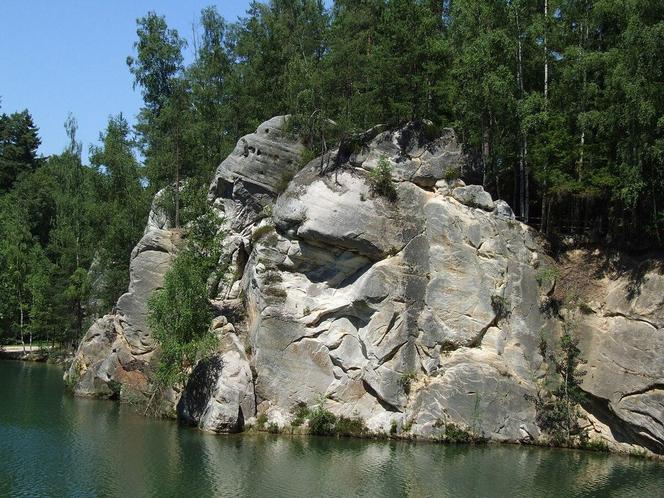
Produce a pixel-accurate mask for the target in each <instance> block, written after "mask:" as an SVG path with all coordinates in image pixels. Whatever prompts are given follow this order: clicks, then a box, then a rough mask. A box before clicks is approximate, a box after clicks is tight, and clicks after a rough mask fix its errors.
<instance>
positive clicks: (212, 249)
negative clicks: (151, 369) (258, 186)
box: [148, 209, 223, 386]
mask: <svg viewBox="0 0 664 498" xmlns="http://www.w3.org/2000/svg"><path fill="white" fill-rule="evenodd" d="M219 225H220V220H219V219H218V218H217V216H216V214H215V213H214V212H213V211H212V210H211V209H209V210H208V212H206V213H204V214H202V215H200V216H199V217H198V219H196V220H195V221H192V222H191V223H190V224H189V225H188V229H187V231H186V232H185V233H184V234H183V235H184V238H185V240H184V244H185V245H184V247H183V248H181V249H180V250H179V252H178V254H177V256H176V257H175V261H174V262H173V264H172V266H171V268H170V270H169V271H168V272H167V273H166V276H165V277H164V285H163V288H162V289H159V290H157V291H155V292H154V293H153V295H152V297H151V298H150V301H149V303H148V323H149V325H150V328H151V330H152V333H153V335H154V337H155V339H156V340H157V342H158V343H159V345H160V356H159V363H158V366H157V371H156V376H157V380H158V382H159V383H160V384H161V385H163V386H172V385H174V384H177V383H181V382H183V381H184V380H185V377H186V372H187V369H188V368H190V367H193V366H194V365H195V363H196V362H197V361H198V360H199V359H201V357H203V356H205V355H207V354H209V353H210V352H212V351H213V349H214V348H215V347H216V345H217V339H216V336H215V335H214V333H213V332H211V331H210V330H209V325H210V321H211V320H212V310H211V307H210V303H209V301H208V297H209V294H210V289H209V288H208V281H209V279H210V275H212V274H214V272H215V271H219V272H220V273H221V272H223V269H219V268H218V263H219V259H220V256H221V252H220V251H221V250H220V246H221V240H220V239H221V237H223V232H219Z"/></svg>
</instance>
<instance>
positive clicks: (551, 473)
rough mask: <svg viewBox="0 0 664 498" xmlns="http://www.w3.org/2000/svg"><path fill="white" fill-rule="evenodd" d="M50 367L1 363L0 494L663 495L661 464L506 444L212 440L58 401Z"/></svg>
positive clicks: (57, 380) (102, 407)
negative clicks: (455, 444)
mask: <svg viewBox="0 0 664 498" xmlns="http://www.w3.org/2000/svg"><path fill="white" fill-rule="evenodd" d="M61 377H62V371H61V370H60V369H59V368H57V367H53V366H48V365H41V364H30V363H20V362H11V361H0V496H30V497H36V496H54V497H64V496H123V497H134V496H155V497H168V496H183V497H197V496H266V497H277V496H288V497H295V496H302V497H313V496H418V497H419V496H450V497H465V496H497V497H519V496H523V497H534V496H598V497H605V496H638V497H644V496H645V497H648V498H651V497H656V496H663V495H664V465H662V464H661V463H656V462H652V461H647V460H642V459H638V458H628V457H621V456H615V455H604V454H594V453H587V452H579V451H558V450H550V449H548V450H547V449H537V448H523V447H512V446H486V447H460V446H459V447H455V446H443V445H435V444H427V443H418V444H413V443H402V442H389V441H388V442H373V441H357V440H347V439H346V440H337V439H327V438H314V437H311V438H303V437H285V436H282V437H279V436H271V435H244V436H242V435H233V436H213V435H206V434H202V433H200V432H198V431H196V430H194V429H190V428H186V427H181V426H179V425H178V424H176V423H173V422H169V421H163V420H154V419H147V418H143V417H141V416H140V415H136V414H134V413H132V412H131V410H129V409H127V408H126V407H121V406H119V405H118V404H116V403H113V402H108V401H91V400H81V399H73V398H71V397H70V396H68V395H66V394H64V392H63V385H62V380H61Z"/></svg>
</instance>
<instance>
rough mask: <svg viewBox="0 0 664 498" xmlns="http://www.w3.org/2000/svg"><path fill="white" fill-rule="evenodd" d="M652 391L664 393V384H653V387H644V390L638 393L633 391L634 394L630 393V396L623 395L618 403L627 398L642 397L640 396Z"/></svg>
mask: <svg viewBox="0 0 664 498" xmlns="http://www.w3.org/2000/svg"><path fill="white" fill-rule="evenodd" d="M650 391H664V384H661V383H659V382H656V383H654V384H651V385H649V386H647V387H644V388H643V389H639V390H637V391H633V392H631V393H628V394H623V395H622V396H621V397H620V399H619V400H618V402H620V401H622V400H623V399H625V398H627V397H629V396H638V395H640V394H646V393H648V392H650Z"/></svg>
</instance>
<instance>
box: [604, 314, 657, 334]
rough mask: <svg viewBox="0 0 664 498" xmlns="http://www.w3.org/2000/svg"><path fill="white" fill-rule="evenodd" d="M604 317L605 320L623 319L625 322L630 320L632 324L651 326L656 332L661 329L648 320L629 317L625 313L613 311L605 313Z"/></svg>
mask: <svg viewBox="0 0 664 498" xmlns="http://www.w3.org/2000/svg"><path fill="white" fill-rule="evenodd" d="M604 317H605V318H615V317H621V318H624V319H625V320H630V321H632V322H641V323H645V324H647V325H650V326H651V327H652V328H654V329H655V330H659V327H658V326H657V325H655V324H654V323H653V322H650V321H648V320H646V319H645V318H640V317H636V316H629V315H626V314H624V313H620V312H618V311H611V312H608V313H605V314H604Z"/></svg>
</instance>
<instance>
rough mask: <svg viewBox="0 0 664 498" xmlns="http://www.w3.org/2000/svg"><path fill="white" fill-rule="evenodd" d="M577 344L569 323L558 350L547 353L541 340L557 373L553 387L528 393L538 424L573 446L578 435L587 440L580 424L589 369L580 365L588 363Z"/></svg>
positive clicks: (556, 440) (555, 439) (559, 442)
mask: <svg viewBox="0 0 664 498" xmlns="http://www.w3.org/2000/svg"><path fill="white" fill-rule="evenodd" d="M578 344H579V341H578V339H577V338H576V337H575V335H574V333H573V331H572V330H571V326H570V325H566V326H565V329H564V332H563V335H562V336H561V338H560V344H559V346H558V349H557V350H556V351H555V352H553V353H550V354H547V352H548V345H547V344H546V341H545V340H542V341H541V343H540V350H541V353H542V355H543V356H544V357H545V359H546V360H547V361H548V362H549V363H550V365H551V366H553V369H554V372H555V377H556V379H555V382H554V387H553V388H552V389H545V390H544V391H543V392H542V391H538V393H537V395H536V396H526V398H527V399H530V400H531V401H533V402H534V403H535V408H536V410H537V425H538V426H539V427H540V428H541V429H542V430H543V431H544V432H545V433H547V434H548V435H549V436H550V437H551V442H552V443H554V444H556V445H565V446H571V445H573V444H574V441H575V439H576V438H578V439H580V440H581V441H583V440H584V439H585V431H584V430H583V428H582V427H581V426H580V424H579V405H580V404H581V403H582V402H583V401H584V400H585V393H584V392H583V390H582V389H581V382H582V380H583V376H584V375H585V374H586V372H585V371H584V370H581V368H580V367H581V365H582V364H583V363H585V362H584V361H583V360H582V359H581V351H580V350H579V347H578Z"/></svg>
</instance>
